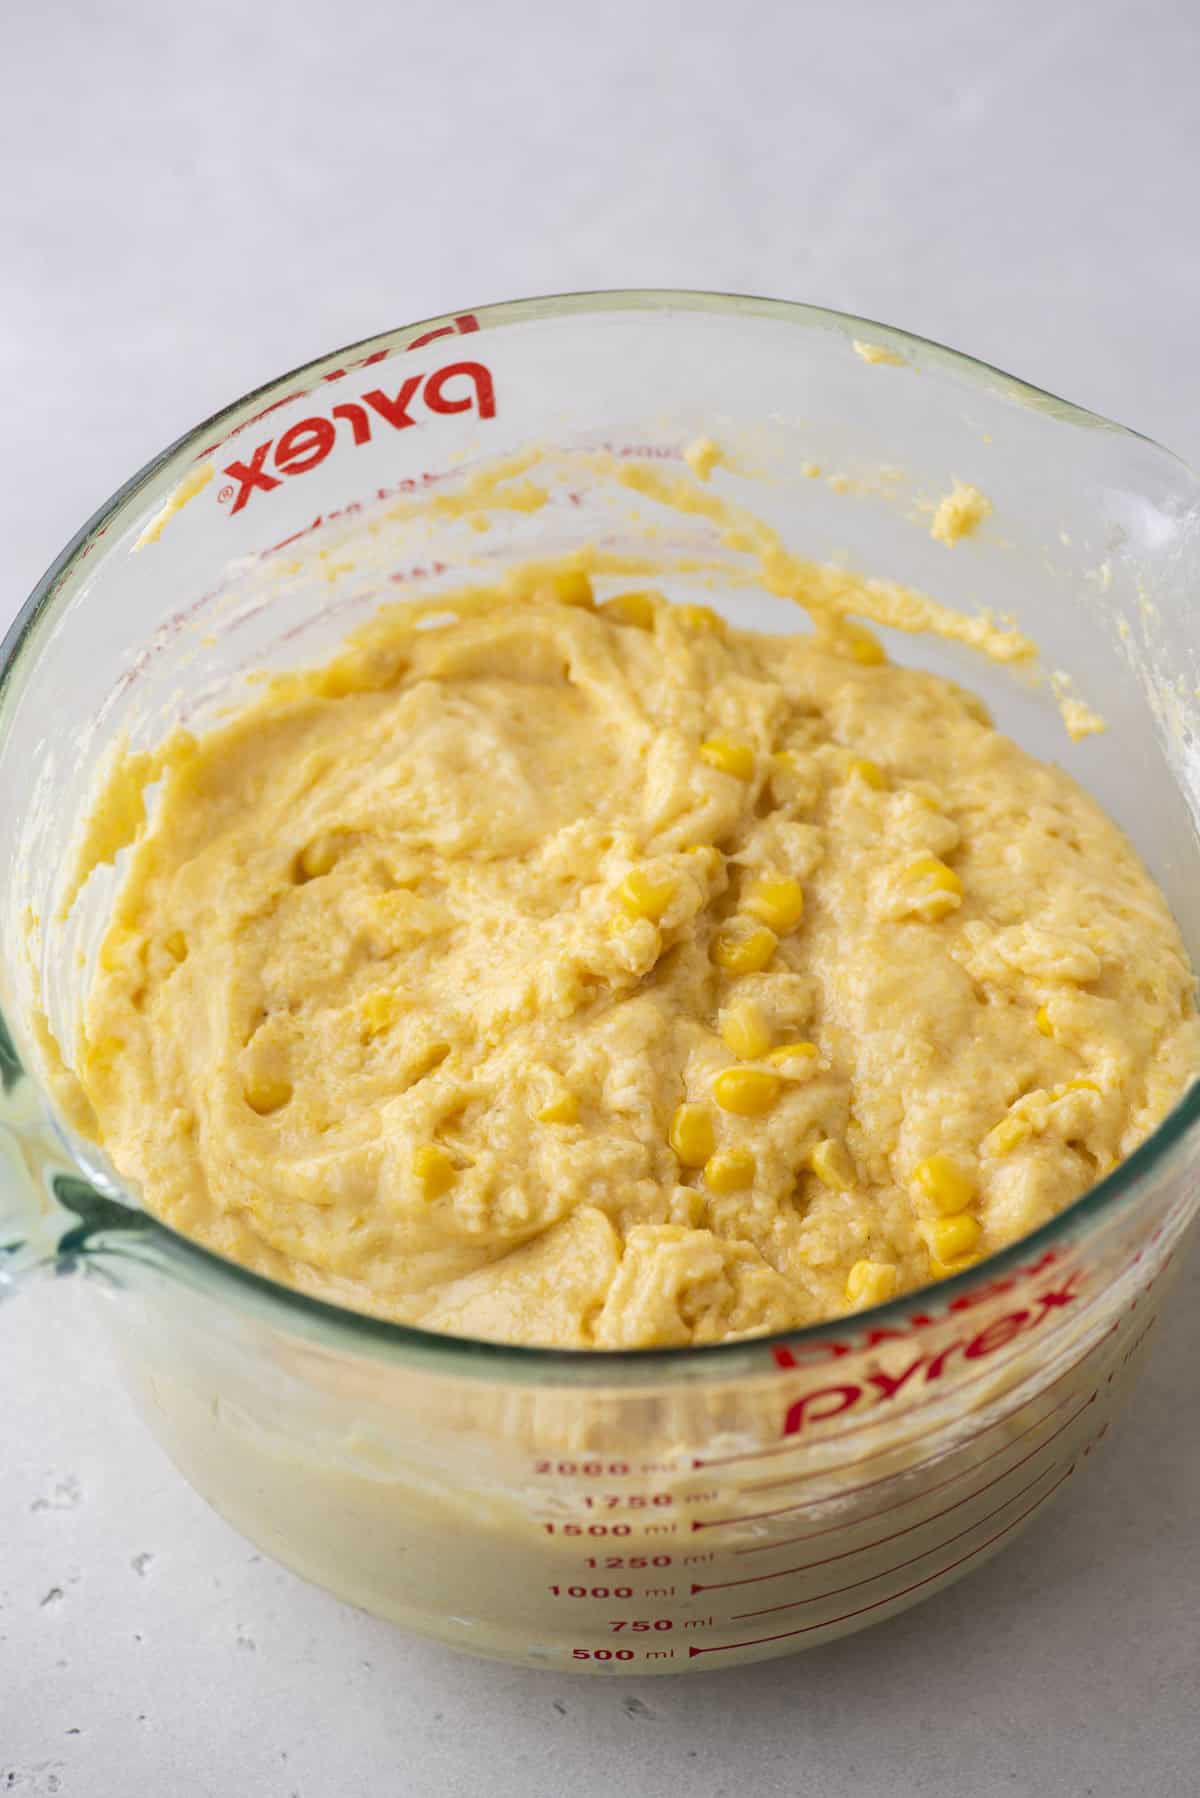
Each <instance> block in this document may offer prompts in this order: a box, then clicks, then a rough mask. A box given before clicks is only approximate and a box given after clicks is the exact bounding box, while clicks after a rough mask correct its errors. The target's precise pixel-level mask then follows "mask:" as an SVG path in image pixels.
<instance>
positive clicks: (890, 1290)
mask: <svg viewBox="0 0 1200 1798" xmlns="http://www.w3.org/2000/svg"><path fill="white" fill-rule="evenodd" d="M899 1283H900V1275H899V1270H898V1269H897V1268H895V1267H893V1266H892V1264H891V1262H890V1261H856V1262H855V1263H854V1266H853V1267H852V1268H851V1269H850V1272H849V1273H848V1274H847V1275H846V1297H847V1298H848V1299H849V1301H850V1303H851V1304H852V1305H857V1306H859V1307H860V1308H864V1307H866V1306H867V1305H882V1304H884V1303H886V1301H887V1300H888V1299H890V1298H891V1297H893V1295H894V1293H895V1291H896V1287H897V1286H898V1285H899Z"/></svg>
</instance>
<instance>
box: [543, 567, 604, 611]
mask: <svg viewBox="0 0 1200 1798" xmlns="http://www.w3.org/2000/svg"><path fill="white" fill-rule="evenodd" d="M547 585H548V586H549V587H550V590H551V592H552V593H553V595H554V597H555V599H556V600H557V601H558V603H559V605H560V606H583V607H586V608H588V609H589V610H590V608H591V607H592V606H594V605H595V603H596V600H595V595H594V594H593V592H592V583H591V580H590V579H589V577H588V576H587V575H586V574H585V573H584V572H583V570H582V568H565V569H563V570H562V572H561V573H559V574H552V575H551V576H550V579H549V582H548V583H547Z"/></svg>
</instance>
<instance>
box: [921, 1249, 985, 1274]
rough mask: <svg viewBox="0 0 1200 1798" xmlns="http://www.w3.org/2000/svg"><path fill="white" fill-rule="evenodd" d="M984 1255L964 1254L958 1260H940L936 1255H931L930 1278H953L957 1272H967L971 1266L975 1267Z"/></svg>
mask: <svg viewBox="0 0 1200 1798" xmlns="http://www.w3.org/2000/svg"><path fill="white" fill-rule="evenodd" d="M982 1259H983V1257H982V1256H981V1255H962V1256H960V1258H959V1259H958V1260H957V1261H940V1260H939V1259H938V1257H937V1256H936V1255H931V1256H930V1257H929V1278H930V1279H931V1280H952V1279H953V1278H954V1276H955V1274H965V1273H966V1271H967V1269H968V1268H969V1267H975V1266H976V1265H977V1263H978V1262H979V1261H981V1260H982Z"/></svg>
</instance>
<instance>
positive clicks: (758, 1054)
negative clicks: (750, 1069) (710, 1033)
mask: <svg viewBox="0 0 1200 1798" xmlns="http://www.w3.org/2000/svg"><path fill="white" fill-rule="evenodd" d="M721 1040H722V1042H723V1043H724V1044H725V1047H726V1048H727V1049H728V1050H729V1053H730V1054H731V1055H736V1056H737V1058H738V1060H739V1061H761V1060H762V1058H763V1056H764V1055H765V1054H766V1053H767V1051H768V1049H769V1048H770V1047H771V1027H770V1025H769V1024H768V1023H767V1020H766V1018H765V1017H764V1016H763V1014H762V1011H761V1009H760V1008H759V1007H758V1006H757V1005H755V1004H754V1003H753V1001H752V1000H750V999H740V1000H739V1001H738V1002H737V1004H736V1005H731V1006H730V1007H729V1009H728V1011H726V1012H724V1013H723V1014H722V1016H721Z"/></svg>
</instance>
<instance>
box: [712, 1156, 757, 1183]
mask: <svg viewBox="0 0 1200 1798" xmlns="http://www.w3.org/2000/svg"><path fill="white" fill-rule="evenodd" d="M757 1171H758V1164H757V1162H756V1161H755V1159H754V1157H753V1155H752V1154H751V1153H750V1151H749V1149H724V1150H722V1152H721V1153H720V1154H719V1155H714V1156H713V1157H712V1158H711V1160H709V1161H706V1162H705V1164H704V1184H705V1185H706V1186H711V1188H712V1190H713V1191H714V1192H742V1191H743V1190H744V1189H745V1188H746V1187H747V1186H753V1185H754V1176H755V1174H756V1172H757Z"/></svg>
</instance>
